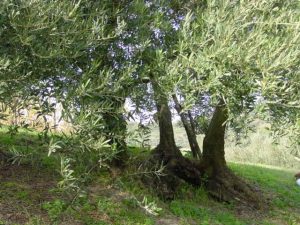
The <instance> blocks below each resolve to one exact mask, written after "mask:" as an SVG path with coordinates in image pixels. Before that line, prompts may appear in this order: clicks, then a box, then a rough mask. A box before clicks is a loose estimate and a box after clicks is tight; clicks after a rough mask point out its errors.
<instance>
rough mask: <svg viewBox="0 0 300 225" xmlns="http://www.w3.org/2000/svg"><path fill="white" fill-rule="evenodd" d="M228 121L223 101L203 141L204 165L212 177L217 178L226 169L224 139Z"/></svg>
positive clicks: (217, 107)
mask: <svg viewBox="0 0 300 225" xmlns="http://www.w3.org/2000/svg"><path fill="white" fill-rule="evenodd" d="M227 119H228V115H227V110H226V107H225V104H224V102H223V101H220V103H219V104H218V105H217V106H216V109H215V111H214V114H213V117H212V119H211V121H210V124H209V127H208V131H207V133H206V135H205V137H204V140H203V163H204V165H205V170H206V173H208V175H209V176H210V177H215V176H217V175H218V174H220V173H222V171H223V169H224V167H226V161H225V151H224V144H225V140H224V139H225V128H226V121H227Z"/></svg>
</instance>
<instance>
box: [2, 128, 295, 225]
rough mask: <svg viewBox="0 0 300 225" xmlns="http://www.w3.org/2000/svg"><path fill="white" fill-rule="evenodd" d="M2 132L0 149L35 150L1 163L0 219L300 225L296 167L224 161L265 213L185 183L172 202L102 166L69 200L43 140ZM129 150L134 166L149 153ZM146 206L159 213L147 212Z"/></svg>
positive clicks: (91, 224) (38, 224)
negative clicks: (264, 204)
mask: <svg viewBox="0 0 300 225" xmlns="http://www.w3.org/2000/svg"><path fill="white" fill-rule="evenodd" d="M176 129H178V130H177V131H176V132H175V133H176V134H177V135H178V134H183V133H182V131H181V133H180V129H181V128H180V127H177V128H176ZM7 131H8V130H7V129H6V128H4V129H1V130H0V149H2V150H8V149H10V148H12V147H14V148H16V149H18V150H24V152H26V153H29V154H30V153H32V152H35V154H36V155H37V157H38V159H39V160H41V163H39V164H38V165H39V166H36V164H34V165H30V164H29V162H30V160H32V158H31V159H30V160H29V161H26V160H24V161H21V162H20V165H17V164H15V165H1V163H0V183H1V185H0V225H1V224H26V225H42V224H75V225H76V224H87V225H105V224H116V225H118V224H119V225H123V224H125V225H127V224H132V225H134V224H140V225H144V224H145V225H154V224H174V225H176V224H182V225H184V224H186V225H188V224H200V225H208V224H209V225H214V224H216V225H221V224H222V225H227V224H228V225H235V224H236V225H247V224H249V225H250V224H257V225H259V224H263V225H271V224H286V225H296V224H300V188H299V187H298V186H296V184H295V180H294V178H293V174H294V172H295V171H296V170H295V167H292V169H291V168H289V169H287V168H280V167H274V166H266V165H253V164H254V163H255V162H253V161H251V157H250V158H249V159H250V161H248V162H247V163H248V164H246V163H245V162H246V160H245V161H243V162H241V161H242V160H239V161H240V162H239V163H229V166H230V168H231V169H232V170H233V171H234V172H235V173H236V174H238V175H239V176H241V177H243V178H244V179H246V180H247V181H248V182H249V183H252V184H254V185H255V186H257V187H259V188H260V189H261V190H262V191H263V192H264V195H265V196H266V197H267V198H268V199H270V203H269V204H270V210H269V211H251V210H249V209H245V208H241V207H240V206H238V205H234V204H224V203H219V202H216V201H213V200H212V199H210V198H209V196H208V195H207V193H206V191H205V190H204V189H202V188H195V187H192V186H190V185H186V184H185V185H182V187H181V189H180V191H179V192H178V193H177V195H176V198H175V199H174V200H172V201H166V202H164V201H161V200H160V199H159V198H158V197H157V196H156V195H155V193H153V192H152V191H151V190H149V189H147V188H146V187H144V186H143V185H142V184H141V183H140V181H139V179H137V176H136V175H133V174H132V171H131V170H130V169H131V168H130V167H129V168H128V169H127V170H125V171H119V175H118V176H117V177H115V176H112V173H110V172H109V171H107V170H101V171H100V172H99V173H97V174H93V177H92V179H91V182H89V183H88V185H87V187H86V191H87V193H88V194H85V195H82V196H81V197H79V198H78V199H76V200H75V202H73V204H72V205H70V201H69V199H68V198H66V197H65V196H64V195H63V194H62V193H61V192H60V191H59V189H57V182H58V181H59V179H60V177H59V176H58V173H57V170H58V169H59V167H58V165H57V161H56V159H55V158H54V159H53V158H52V157H47V145H46V144H45V143H44V142H43V141H42V140H41V139H39V137H38V133H36V132H32V131H26V130H20V132H19V133H18V134H17V135H16V136H10V135H9V134H8V133H7ZM182 138H183V137H182ZM253 138H254V137H253ZM255 138H258V137H255ZM255 138H254V139H253V140H255ZM268 143H269V142H265V147H266V148H265V149H272V148H273V147H272V146H268V145H269V144H268ZM249 145H250V146H252V147H253V146H254V144H249ZM255 145H258V143H255ZM227 147H228V146H227ZM252 151H255V149H252ZM130 154H131V163H133V164H134V162H136V160H140V159H141V158H145V157H146V156H147V154H148V152H147V151H144V152H142V153H141V152H140V149H139V148H130ZM276 160H277V159H276ZM251 163H252V164H251ZM274 164H275V163H274ZM283 165H284V164H283ZM151 212H152V214H151ZM153 212H156V213H158V214H157V215H153Z"/></svg>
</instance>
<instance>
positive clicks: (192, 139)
mask: <svg viewBox="0 0 300 225" xmlns="http://www.w3.org/2000/svg"><path fill="white" fill-rule="evenodd" d="M172 97H173V100H174V103H175V109H176V111H177V113H178V114H179V115H180V118H181V121H182V124H183V126H184V129H185V132H186V134H187V137H188V141H189V144H190V148H191V151H192V154H193V157H194V158H195V159H200V158H201V150H200V147H199V144H198V141H197V136H196V132H195V127H194V124H193V121H192V118H191V115H189V114H187V113H184V112H182V106H181V105H180V103H179V101H178V99H177V96H176V95H175V94H174V95H172Z"/></svg>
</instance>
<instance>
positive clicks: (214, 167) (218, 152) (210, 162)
mask: <svg viewBox="0 0 300 225" xmlns="http://www.w3.org/2000/svg"><path fill="white" fill-rule="evenodd" d="M227 119H228V112H227V109H226V105H225V103H224V101H223V100H221V101H220V102H219V104H218V105H217V106H216V109H215V111H214V114H213V117H212V119H211V122H210V124H209V127H208V131H207V133H206V135H205V138H204V140H203V158H202V159H203V161H202V164H201V168H202V171H204V173H205V175H206V188H207V190H208V192H209V193H210V195H211V196H212V197H214V198H216V199H218V200H221V201H226V202H231V201H233V200H236V201H239V202H241V203H243V204H247V205H249V206H251V207H255V208H261V207H262V204H261V203H262V202H263V201H262V199H263V198H262V196H261V195H260V193H258V192H257V190H255V189H254V188H253V187H252V186H251V185H249V184H247V183H246V182H244V180H242V179H241V178H239V177H238V176H236V175H235V174H234V173H233V172H232V171H231V170H230V169H229V168H228V167H227V165H226V160H225V151H224V144H225V140H224V139H225V128H226V121H227Z"/></svg>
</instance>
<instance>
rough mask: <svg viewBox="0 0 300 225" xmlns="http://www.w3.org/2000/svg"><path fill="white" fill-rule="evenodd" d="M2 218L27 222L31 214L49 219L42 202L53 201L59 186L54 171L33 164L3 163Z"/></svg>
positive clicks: (0, 176)
mask: <svg viewBox="0 0 300 225" xmlns="http://www.w3.org/2000/svg"><path fill="white" fill-rule="evenodd" d="M0 165H1V166H0V220H2V221H3V220H4V221H5V222H6V223H7V224H14V223H17V224H25V223H26V222H28V221H29V219H30V218H32V217H39V218H41V220H42V221H44V222H45V223H47V222H49V219H48V216H47V213H46V212H45V211H44V210H43V209H42V203H43V202H46V201H51V200H52V199H53V195H51V193H50V192H49V191H50V190H51V189H53V188H55V187H56V183H57V181H56V178H55V175H54V174H51V173H49V172H45V171H43V170H41V169H36V168H33V167H32V166H30V165H10V164H7V163H2V164H0Z"/></svg>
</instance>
